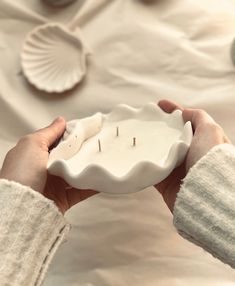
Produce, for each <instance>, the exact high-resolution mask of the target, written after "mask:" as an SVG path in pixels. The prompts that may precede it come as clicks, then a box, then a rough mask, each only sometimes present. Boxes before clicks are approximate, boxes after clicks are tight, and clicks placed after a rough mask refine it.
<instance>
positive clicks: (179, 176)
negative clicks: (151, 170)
mask: <svg viewBox="0 0 235 286" xmlns="http://www.w3.org/2000/svg"><path fill="white" fill-rule="evenodd" d="M158 105H159V107H160V108H161V109H162V110H163V111H165V112H167V113H171V112H173V111H174V110H175V109H180V110H181V111H182V115H183V119H184V121H185V122H187V121H191V122H192V126H193V131H194V136H193V140H192V143H191V146H190V148H189V151H188V153H187V156H186V159H185V161H184V162H183V164H181V165H180V166H179V167H177V168H176V169H175V170H173V172H172V173H171V174H170V175H169V176H168V177H167V178H166V179H165V180H163V181H162V182H160V183H159V184H157V185H155V187H156V188H157V190H158V191H159V192H160V193H161V194H162V196H163V199H164V201H165V203H166V204H167V206H168V207H169V209H170V210H171V212H173V208H174V204H175V200H176V195H177V193H178V191H179V189H180V185H181V182H182V180H183V179H184V177H185V176H186V174H187V172H188V171H189V169H190V168H191V167H192V166H193V165H194V164H195V163H196V162H197V161H198V160H199V159H200V158H201V157H203V156H204V155H206V153H207V152H208V151H209V150H210V149H211V148H212V147H214V146H215V145H218V144H223V143H231V142H230V140H229V139H228V138H227V136H226V135H225V133H224V131H223V129H222V128H221V127H220V126H219V125H218V124H217V123H216V122H215V121H214V120H213V119H212V118H211V117H210V116H209V115H208V114H207V113H206V112H205V111H203V110H200V109H189V108H186V109H184V108H183V107H182V106H180V105H178V104H176V103H174V102H171V101H168V100H161V101H159V103H158Z"/></svg>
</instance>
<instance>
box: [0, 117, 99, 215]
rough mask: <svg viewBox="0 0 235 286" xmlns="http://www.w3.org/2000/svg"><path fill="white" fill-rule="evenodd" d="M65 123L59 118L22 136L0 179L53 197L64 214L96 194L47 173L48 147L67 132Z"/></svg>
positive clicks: (8, 155) (7, 157) (49, 197)
mask: <svg viewBox="0 0 235 286" xmlns="http://www.w3.org/2000/svg"><path fill="white" fill-rule="evenodd" d="M65 127H66V122H65V120H64V119H63V118H62V117H58V118H57V119H56V120H54V121H53V122H52V123H51V124H50V125H49V126H48V127H45V128H43V129H40V130H38V131H36V132H34V133H32V134H29V135H26V136H24V137H22V138H21V139H20V140H19V142H18V143H17V144H16V146H15V147H14V148H13V149H11V150H10V151H9V152H8V153H7V155H6V157H5V160H4V163H3V166H2V170H1V173H0V178H3V179H7V180H11V181H15V182H18V183H21V184H22V185H26V186H30V187H31V188H32V189H34V190H35V191H37V192H39V193H41V194H42V195H44V196H45V197H47V198H48V199H50V200H53V201H54V202H55V204H56V205H57V206H58V208H59V209H60V211H61V212H62V213H63V214H64V213H65V211H67V210H68V209H69V208H70V207H72V206H73V205H74V204H76V203H78V202H80V201H82V200H84V199H86V198H88V197H90V196H92V195H94V194H96V193H97V192H96V191H93V190H77V189H75V188H69V189H68V187H69V185H68V184H67V183H66V182H65V181H64V180H63V179H62V178H60V177H57V176H53V175H49V174H48V173H47V162H48V157H49V148H50V146H52V145H53V144H54V143H55V142H56V141H57V140H58V139H59V138H60V137H61V136H62V134H63V133H64V131H65Z"/></svg>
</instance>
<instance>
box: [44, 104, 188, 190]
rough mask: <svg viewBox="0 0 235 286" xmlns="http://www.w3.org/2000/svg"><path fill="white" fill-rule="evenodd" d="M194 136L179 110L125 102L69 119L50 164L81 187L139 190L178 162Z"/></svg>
mask: <svg viewBox="0 0 235 286" xmlns="http://www.w3.org/2000/svg"><path fill="white" fill-rule="evenodd" d="M117 126H118V127H119V129H117ZM134 138H135V139H136V140H135V141H132V139H134ZM191 140H192V127H191V122H187V123H184V121H183V118H182V112H181V111H180V110H176V111H174V112H173V113H172V114H167V113H165V112H163V111H162V110H161V109H160V108H159V107H158V106H157V104H155V103H149V104H146V105H145V106H143V108H140V109H136V108H133V107H131V106H128V105H124V104H122V105H119V106H117V107H116V108H114V110H113V111H112V112H111V113H109V114H102V113H97V114H95V115H93V116H92V117H88V118H84V119H80V120H73V121H70V122H68V124H67V128H66V132H65V134H64V137H63V139H62V141H61V142H60V143H59V145H58V146H57V147H56V148H54V149H53V150H52V151H51V153H50V156H49V162H48V170H49V172H50V173H51V174H53V175H56V176H60V177H62V178H64V180H65V181H67V182H68V183H69V184H70V185H71V186H73V187H75V188H77V189H93V190H97V191H101V192H107V193H119V194H120V193H132V192H137V191H140V190H142V189H144V188H146V187H148V186H152V185H154V184H157V183H159V182H160V181H162V180H163V179H165V178H166V177H167V176H168V175H169V174H170V173H171V172H172V170H173V169H174V168H175V167H177V166H179V164H181V163H182V162H183V160H184V158H185V155H186V153H187V151H188V148H189V146H190V144H191ZM97 143H101V144H97ZM133 143H134V144H133ZM101 145H102V147H101ZM100 147H101V148H100Z"/></svg>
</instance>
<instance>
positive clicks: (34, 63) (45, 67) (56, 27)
mask: <svg viewBox="0 0 235 286" xmlns="http://www.w3.org/2000/svg"><path fill="white" fill-rule="evenodd" d="M77 31H78V30H76V34H75V33H73V32H72V31H70V30H68V29H67V28H66V27H64V26H63V25H60V24H56V23H49V24H45V25H42V26H39V27H37V28H36V29H34V30H33V31H32V32H30V33H29V34H28V35H27V37H26V39H25V42H24V45H23V49H22V54H21V62H22V68H23V72H24V75H25V76H26V77H27V79H28V81H29V82H30V83H31V84H33V85H34V86H35V87H37V88H38V89H40V90H43V91H46V92H63V91H66V90H69V89H71V88H72V87H74V86H75V85H76V84H77V83H79V82H80V81H81V80H82V79H83V77H84V76H85V74H86V71H87V62H86V58H87V55H88V54H90V51H89V49H88V47H87V45H86V44H85V43H84V41H83V40H82V38H81V34H79V33H78V32H77Z"/></svg>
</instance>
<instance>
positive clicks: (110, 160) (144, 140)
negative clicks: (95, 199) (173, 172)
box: [67, 119, 181, 176]
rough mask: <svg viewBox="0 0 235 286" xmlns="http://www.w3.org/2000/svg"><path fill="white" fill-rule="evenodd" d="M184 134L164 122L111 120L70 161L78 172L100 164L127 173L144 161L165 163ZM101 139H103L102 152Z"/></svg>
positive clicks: (73, 168) (71, 166)
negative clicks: (171, 149)
mask: <svg viewBox="0 0 235 286" xmlns="http://www.w3.org/2000/svg"><path fill="white" fill-rule="evenodd" d="M117 126H118V127H119V136H118V137H117V136H116V127H117ZM180 135H181V132H180V130H177V129H173V128H171V127H169V126H168V125H167V124H166V123H165V122H161V121H143V120H136V119H128V120H122V121H119V122H108V121H107V122H104V124H103V126H102V129H101V131H100V132H99V133H98V134H96V135H95V136H93V137H91V138H89V139H88V140H87V141H85V142H84V143H83V145H82V146H81V149H80V150H79V152H78V153H77V154H76V155H74V156H73V157H72V158H70V159H69V160H68V161H67V162H68V165H69V168H70V169H72V170H76V173H80V172H81V171H83V170H84V169H85V168H86V167H87V166H88V165H90V164H97V165H100V166H102V167H104V168H105V169H107V170H109V172H111V173H112V174H114V175H115V176H123V175H125V174H126V173H127V172H128V171H129V170H130V169H131V168H132V167H133V166H134V165H135V164H137V163H139V162H141V161H150V162H153V163H155V164H159V165H161V164H163V163H164V160H165V159H166V156H167V155H168V152H169V149H170V147H171V146H172V144H173V143H174V142H175V141H176V140H177V139H178V138H179V137H180ZM133 137H135V138H136V146H133ZM98 139H100V142H101V149H102V151H101V152H99V146H98Z"/></svg>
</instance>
